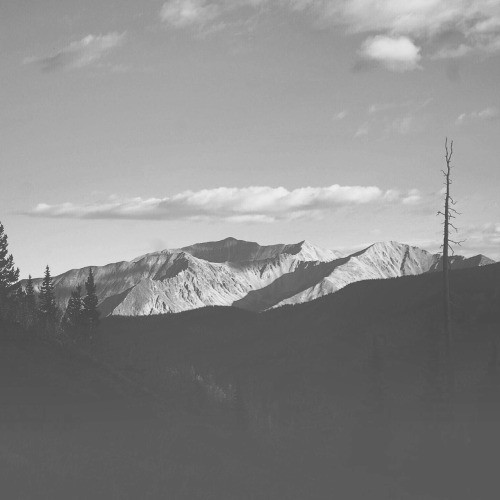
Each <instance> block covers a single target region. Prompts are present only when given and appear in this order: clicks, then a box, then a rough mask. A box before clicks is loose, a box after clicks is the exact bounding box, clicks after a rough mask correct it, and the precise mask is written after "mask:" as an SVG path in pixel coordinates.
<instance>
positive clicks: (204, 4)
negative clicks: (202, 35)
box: [160, 0, 222, 28]
mask: <svg viewBox="0 0 500 500" xmlns="http://www.w3.org/2000/svg"><path fill="white" fill-rule="evenodd" d="M221 13H222V6H221V5H219V4H217V3H212V2H208V1H206V0H168V1H167V2H165V3H164V4H163V6H162V8H161V11H160V17H161V19H162V21H164V22H165V23H168V24H170V25H172V26H174V27H176V28H185V27H188V26H202V25H205V24H207V23H209V22H210V21H213V20H214V19H216V18H218V17H219V16H220V15H221Z"/></svg>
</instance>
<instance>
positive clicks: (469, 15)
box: [288, 0, 500, 57]
mask: <svg viewBox="0 0 500 500" xmlns="http://www.w3.org/2000/svg"><path fill="white" fill-rule="evenodd" d="M288 3H289V4H290V5H291V6H292V8H295V9H298V10H302V11H304V10H309V11H311V12H313V13H314V14H315V15H316V16H317V17H318V19H320V20H321V21H322V22H323V23H324V24H333V25H338V24H343V25H345V26H347V28H348V30H349V31H351V32H354V33H378V34H380V35H384V36H389V37H398V36H405V37H408V39H411V40H413V41H415V40H419V41H420V42H422V43H425V44H426V45H427V46H428V48H429V53H432V52H433V51H436V53H439V54H440V57H462V56H464V55H467V54H469V53H470V52H473V51H477V52H483V53H485V54H488V53H493V52H498V51H500V2H498V0H406V1H402V0H338V1H330V0H289V1H288ZM450 34H452V35H453V36H450Z"/></svg>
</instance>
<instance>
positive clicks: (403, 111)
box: [355, 98, 432, 137]
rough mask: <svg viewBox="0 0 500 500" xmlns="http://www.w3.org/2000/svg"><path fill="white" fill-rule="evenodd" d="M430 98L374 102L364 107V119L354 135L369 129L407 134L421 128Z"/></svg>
mask: <svg viewBox="0 0 500 500" xmlns="http://www.w3.org/2000/svg"><path fill="white" fill-rule="evenodd" d="M431 102H432V99H431V98H429V99H425V100H406V101H400V102H398V101H392V102H375V103H373V104H371V105H370V106H368V108H367V109H366V119H365V121H364V122H362V124H361V125H360V126H359V127H358V129H357V132H356V133H355V137H360V136H363V135H366V134H368V133H369V132H370V131H374V132H382V133H384V134H386V135H391V136H392V135H402V136H404V135H408V134H410V133H413V132H418V131H420V130H422V129H423V127H424V124H425V122H426V121H427V119H428V112H427V111H425V110H426V108H427V107H428V106H429V104H430V103H431Z"/></svg>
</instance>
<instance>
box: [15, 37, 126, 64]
mask: <svg viewBox="0 0 500 500" xmlns="http://www.w3.org/2000/svg"><path fill="white" fill-rule="evenodd" d="M125 37H126V34H125V33H116V32H113V33H108V34H107V35H87V36H86V37H84V38H82V39H81V40H78V41H76V42H72V43H70V44H69V45H67V46H66V47H64V48H62V49H61V50H59V51H58V52H56V53H54V54H52V55H50V56H45V57H39V58H37V57H31V58H28V59H26V60H25V63H35V64H37V65H39V66H40V68H41V70H42V71H44V72H50V71H57V70H63V69H80V68H84V67H86V66H90V65H92V64H96V63H97V62H98V61H100V60H101V59H102V58H103V57H104V56H106V55H107V54H108V53H109V52H111V51H112V50H114V49H116V48H118V47H120V46H121V45H123V43H124V42H125Z"/></svg>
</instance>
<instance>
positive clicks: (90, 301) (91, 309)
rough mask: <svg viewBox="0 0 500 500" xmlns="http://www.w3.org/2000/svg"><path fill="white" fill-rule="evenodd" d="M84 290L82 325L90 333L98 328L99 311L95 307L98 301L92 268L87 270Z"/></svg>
mask: <svg viewBox="0 0 500 500" xmlns="http://www.w3.org/2000/svg"><path fill="white" fill-rule="evenodd" d="M85 290H86V292H87V295H85V297H84V298H83V301H82V302H83V313H82V315H83V323H84V325H85V327H86V328H87V329H88V331H89V332H92V331H93V330H95V329H96V328H97V327H98V326H99V316H100V313H99V310H98V309H97V305H98V303H99V300H98V299H97V294H96V286H95V282H94V273H93V272H92V268H90V269H89V276H88V278H87V281H86V282H85Z"/></svg>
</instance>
